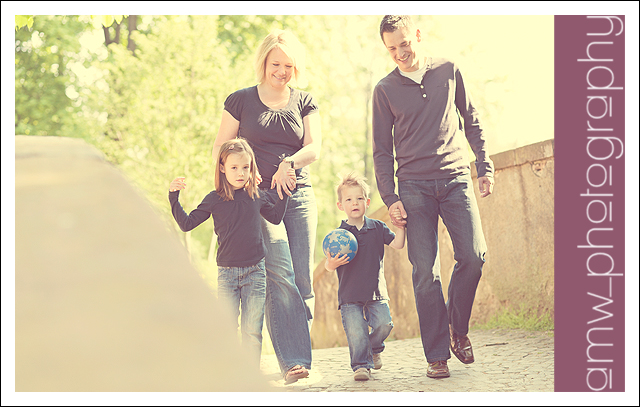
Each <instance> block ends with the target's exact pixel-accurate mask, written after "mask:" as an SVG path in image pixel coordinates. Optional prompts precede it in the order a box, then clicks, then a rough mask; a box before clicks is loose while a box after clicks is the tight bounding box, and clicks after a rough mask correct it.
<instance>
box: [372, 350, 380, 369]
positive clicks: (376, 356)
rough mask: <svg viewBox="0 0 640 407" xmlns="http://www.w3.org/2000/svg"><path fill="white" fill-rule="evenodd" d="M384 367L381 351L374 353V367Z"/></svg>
mask: <svg viewBox="0 0 640 407" xmlns="http://www.w3.org/2000/svg"><path fill="white" fill-rule="evenodd" d="M381 367H382V356H380V354H379V353H374V354H373V368H374V369H376V370H378V369H380V368H381Z"/></svg>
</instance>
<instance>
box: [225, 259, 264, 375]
mask: <svg viewBox="0 0 640 407" xmlns="http://www.w3.org/2000/svg"><path fill="white" fill-rule="evenodd" d="M218 297H219V298H220V299H221V300H223V301H226V302H227V304H229V306H230V307H231V310H232V312H233V315H232V317H233V318H234V321H236V324H237V321H238V315H239V314H240V311H239V308H240V309H241V310H242V315H241V316H240V332H241V333H242V345H243V347H245V348H246V349H247V350H248V352H249V353H250V354H251V357H252V358H253V360H254V361H255V362H256V366H260V353H261V351H262V321H263V320H264V305H265V297H266V273H265V266H264V259H262V260H260V262H259V263H258V264H256V265H254V266H248V267H218ZM236 327H237V325H236Z"/></svg>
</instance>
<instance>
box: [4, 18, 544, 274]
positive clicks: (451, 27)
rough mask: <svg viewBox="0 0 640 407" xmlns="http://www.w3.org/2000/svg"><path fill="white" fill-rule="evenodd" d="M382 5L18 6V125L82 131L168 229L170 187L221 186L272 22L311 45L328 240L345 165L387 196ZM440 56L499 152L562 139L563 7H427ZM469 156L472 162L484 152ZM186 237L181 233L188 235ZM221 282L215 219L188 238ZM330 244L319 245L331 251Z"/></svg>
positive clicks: (311, 88)
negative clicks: (247, 10) (275, 8)
mask: <svg viewBox="0 0 640 407" xmlns="http://www.w3.org/2000/svg"><path fill="white" fill-rule="evenodd" d="M381 17H382V16H381V15H380V16H377V15H369V16H360V15H282V16H277V15H206V16H204V15H191V16H185V15H182V16H167V15H106V16H104V15H102V16H97V15H93V16H89V15H55V16H54V15H18V16H16V18H15V22H16V32H15V134H16V135H44V136H58V137H74V138H82V139H84V140H86V141H87V142H89V143H90V144H92V145H94V146H96V147H97V148H98V149H99V150H101V151H102V152H104V153H105V155H106V156H107V159H108V160H109V161H110V162H111V163H113V164H114V165H116V166H118V167H119V168H121V169H122V170H123V171H124V172H125V173H126V175H127V176H128V177H129V178H130V179H131V181H132V182H133V184H134V185H135V186H136V187H137V188H139V189H140V190H141V191H142V192H143V193H144V194H145V195H146V196H147V197H148V198H149V200H150V201H151V202H152V203H153V205H154V207H155V208H156V210H157V211H158V213H159V214H161V216H162V217H163V218H164V219H166V220H167V227H170V228H175V230H176V231H177V230H178V229H177V226H176V225H175V222H173V219H172V218H171V214H170V211H169V205H168V202H167V197H166V195H167V188H168V187H167V186H168V184H169V181H170V180H172V179H173V178H174V177H176V176H185V177H186V178H187V182H188V189H187V190H186V193H183V194H181V200H182V202H183V205H184V206H185V209H186V210H187V211H189V210H191V209H193V208H195V206H196V205H197V204H198V203H199V202H200V201H201V199H202V198H203V197H204V196H205V195H206V194H207V193H208V192H209V191H210V190H211V189H212V185H213V172H212V171H211V162H212V159H211V148H212V145H213V142H214V140H215V136H216V134H217V130H218V126H219V123H220V116H221V113H222V110H223V102H224V100H225V98H226V97H227V96H228V95H229V94H230V93H231V92H233V91H235V90H237V89H240V88H244V87H248V86H252V85H254V84H255V83H256V80H255V77H254V73H253V58H254V55H255V50H256V48H257V46H258V44H259V43H260V42H261V41H262V39H263V38H264V36H265V35H266V34H267V33H268V32H269V31H271V30H272V29H274V28H282V29H287V30H290V31H292V32H293V33H294V34H295V35H296V36H298V37H299V39H300V41H301V42H302V43H303V44H304V45H305V46H306V49H307V73H308V79H309V81H308V82H309V83H308V86H306V88H304V90H306V91H308V92H310V93H311V94H312V95H313V96H314V97H315V98H316V100H317V101H318V103H319V105H320V113H321V117H322V130H323V134H322V136H323V141H322V144H323V146H322V155H321V158H320V160H318V161H317V162H316V163H314V164H312V165H311V173H312V182H313V185H314V187H315V191H316V195H317V198H318V210H319V224H318V236H317V244H318V247H319V246H320V244H321V241H322V238H323V237H324V235H325V234H326V233H327V232H328V231H330V230H331V229H334V228H335V227H337V226H338V225H339V223H340V220H341V214H342V213H341V212H339V211H338V209H337V207H336V205H335V201H336V196H335V191H334V189H335V188H334V185H335V184H336V182H337V181H338V175H339V174H341V173H342V172H346V171H350V170H354V169H355V170H358V171H360V172H361V173H363V174H364V175H365V176H366V177H367V178H368V179H369V181H370V183H371V184H372V186H373V188H372V189H373V191H372V204H371V208H372V210H376V209H378V208H379V207H381V206H382V201H381V200H380V197H379V195H378V194H377V192H376V188H375V176H374V173H373V161H372V153H371V95H372V90H373V87H374V86H375V85H376V83H377V82H378V81H379V80H380V79H381V78H382V77H384V76H385V75H386V74H388V73H389V72H390V71H391V70H392V69H394V68H395V64H394V63H393V61H392V60H391V59H390V57H389V56H388V53H387V52H386V50H385V48H384V46H383V44H382V42H381V40H380V36H379V28H378V27H379V23H380V19H381ZM415 19H416V22H417V23H418V26H419V27H421V31H422V32H423V35H425V34H426V38H425V40H426V46H427V49H428V52H429V54H432V55H435V56H446V57H449V58H452V59H453V60H455V61H456V62H457V63H458V64H459V65H460V67H461V70H462V73H463V75H464V77H465V82H466V83H467V86H468V87H469V88H470V91H471V94H472V96H473V98H474V100H475V102H476V105H477V107H478V109H479V110H480V113H481V119H482V121H483V124H484V128H485V131H486V135H487V138H488V140H489V148H490V153H491V154H496V153H498V152H501V151H505V150H511V149H515V148H517V147H521V146H525V145H529V144H532V143H535V142H538V141H542V140H547V139H549V138H551V137H552V136H553V17H552V16H416V17H415ZM470 157H472V158H473V155H471V156H470ZM180 233H181V232H180ZM182 235H183V236H182V238H183V242H184V244H185V246H186V247H187V249H188V250H189V253H190V255H191V258H192V261H193V262H194V264H195V265H196V266H197V267H198V269H199V270H200V271H201V273H202V275H203V277H204V278H205V279H206V280H207V281H208V282H209V283H210V284H211V285H212V286H215V284H216V283H215V276H216V272H215V250H216V239H215V235H214V234H213V224H212V222H206V223H204V224H203V225H201V226H200V227H198V228H197V229H195V230H194V231H192V232H189V233H186V234H182ZM322 256H323V255H322V252H321V250H319V249H318V250H316V259H317V261H320V260H321V259H322V258H323V257H322Z"/></svg>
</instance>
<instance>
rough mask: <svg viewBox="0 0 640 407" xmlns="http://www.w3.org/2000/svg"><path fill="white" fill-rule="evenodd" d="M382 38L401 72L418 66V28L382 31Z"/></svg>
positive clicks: (419, 36)
mask: <svg viewBox="0 0 640 407" xmlns="http://www.w3.org/2000/svg"><path fill="white" fill-rule="evenodd" d="M382 39H383V42H384V45H385V46H386V47H387V51H389V55H390V56H391V59H393V62H395V63H396V64H397V65H398V68H400V70H401V71H402V72H413V71H415V70H417V69H418V68H420V58H421V57H422V55H421V50H420V46H419V44H418V43H419V42H420V41H422V36H421V35H420V30H418V29H415V28H414V29H409V28H406V27H402V28H400V29H398V30H395V31H394V32H385V33H382Z"/></svg>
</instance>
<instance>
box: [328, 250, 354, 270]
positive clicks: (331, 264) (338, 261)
mask: <svg viewBox="0 0 640 407" xmlns="http://www.w3.org/2000/svg"><path fill="white" fill-rule="evenodd" d="M347 257H349V255H348V254H343V255H340V253H336V255H335V257H331V255H329V256H327V261H326V262H325V263H324V267H325V268H326V269H327V270H329V271H333V270H335V269H337V268H338V267H340V266H344V265H345V264H347V263H349V260H347Z"/></svg>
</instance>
